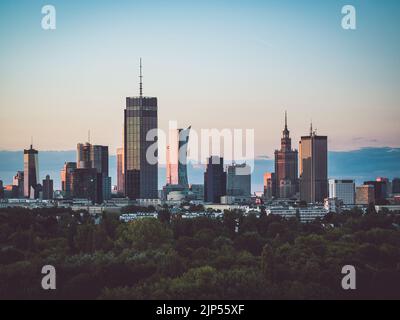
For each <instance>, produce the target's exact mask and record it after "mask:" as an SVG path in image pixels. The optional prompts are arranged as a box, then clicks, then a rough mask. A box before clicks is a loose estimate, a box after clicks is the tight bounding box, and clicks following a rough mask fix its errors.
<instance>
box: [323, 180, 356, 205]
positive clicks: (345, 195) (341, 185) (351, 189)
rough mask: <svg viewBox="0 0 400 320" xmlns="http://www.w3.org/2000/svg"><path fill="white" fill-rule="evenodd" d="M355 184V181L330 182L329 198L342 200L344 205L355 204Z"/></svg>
mask: <svg viewBox="0 0 400 320" xmlns="http://www.w3.org/2000/svg"><path fill="white" fill-rule="evenodd" d="M355 188H356V186H355V182H354V180H337V179H330V180H329V198H331V199H333V198H336V199H338V200H341V201H342V203H343V204H345V205H347V204H355V201H356V195H355Z"/></svg>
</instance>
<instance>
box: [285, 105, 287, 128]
mask: <svg viewBox="0 0 400 320" xmlns="http://www.w3.org/2000/svg"><path fill="white" fill-rule="evenodd" d="M285 130H287V111H286V110H285Z"/></svg>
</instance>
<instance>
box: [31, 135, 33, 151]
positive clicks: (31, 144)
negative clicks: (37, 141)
mask: <svg viewBox="0 0 400 320" xmlns="http://www.w3.org/2000/svg"><path fill="white" fill-rule="evenodd" d="M31 149H33V136H31Z"/></svg>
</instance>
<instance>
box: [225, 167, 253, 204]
mask: <svg viewBox="0 0 400 320" xmlns="http://www.w3.org/2000/svg"><path fill="white" fill-rule="evenodd" d="M226 195H227V196H233V197H239V196H241V197H250V196H251V167H250V166H249V165H247V164H245V163H243V164H232V165H230V166H228V168H227V180H226Z"/></svg>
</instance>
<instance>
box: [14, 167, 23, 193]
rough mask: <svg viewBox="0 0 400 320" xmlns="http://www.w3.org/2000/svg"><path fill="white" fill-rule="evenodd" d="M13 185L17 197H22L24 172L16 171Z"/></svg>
mask: <svg viewBox="0 0 400 320" xmlns="http://www.w3.org/2000/svg"><path fill="white" fill-rule="evenodd" d="M13 185H14V186H16V188H17V192H18V198H23V197H24V172H23V171H17V173H16V175H15V176H14V178H13Z"/></svg>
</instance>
